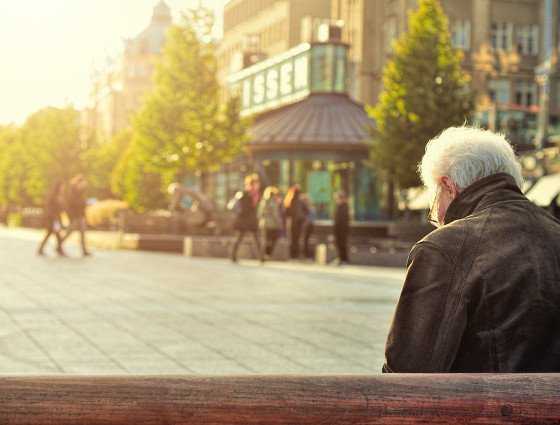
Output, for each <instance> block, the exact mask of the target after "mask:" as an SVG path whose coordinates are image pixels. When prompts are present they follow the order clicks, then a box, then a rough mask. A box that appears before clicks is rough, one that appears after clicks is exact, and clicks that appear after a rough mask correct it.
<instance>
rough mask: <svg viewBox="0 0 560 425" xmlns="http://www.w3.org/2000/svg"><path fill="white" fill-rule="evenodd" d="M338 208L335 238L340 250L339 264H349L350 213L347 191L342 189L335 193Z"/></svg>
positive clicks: (335, 216)
mask: <svg viewBox="0 0 560 425" xmlns="http://www.w3.org/2000/svg"><path fill="white" fill-rule="evenodd" d="M335 198H336V203H337V206H336V210H335V212H334V238H335V241H336V249H337V250H338V264H339V265H344V264H348V247H347V243H348V242H347V241H348V225H349V222H350V213H349V211H348V198H347V197H346V192H344V191H342V190H341V191H340V192H337V193H336V194H335Z"/></svg>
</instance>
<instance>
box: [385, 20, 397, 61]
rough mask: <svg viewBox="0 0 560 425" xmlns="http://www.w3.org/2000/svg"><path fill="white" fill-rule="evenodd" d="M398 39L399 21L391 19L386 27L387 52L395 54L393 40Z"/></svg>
mask: <svg viewBox="0 0 560 425" xmlns="http://www.w3.org/2000/svg"><path fill="white" fill-rule="evenodd" d="M396 38H397V19H396V18H390V19H389V20H388V21H387V24H386V26H385V52H386V53H393V40H394V39H396Z"/></svg>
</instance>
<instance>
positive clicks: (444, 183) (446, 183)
mask: <svg viewBox="0 0 560 425" xmlns="http://www.w3.org/2000/svg"><path fill="white" fill-rule="evenodd" d="M440 181H441V187H442V188H443V189H444V190H446V191H447V192H449V193H450V194H451V199H455V197H456V196H457V194H458V193H459V192H458V191H457V188H456V187H455V184H454V183H453V182H452V181H451V179H450V178H449V177H447V176H443V177H442V178H441V180H440Z"/></svg>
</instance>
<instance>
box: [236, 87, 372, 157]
mask: <svg viewBox="0 0 560 425" xmlns="http://www.w3.org/2000/svg"><path fill="white" fill-rule="evenodd" d="M373 123H374V122H373V120H372V119H371V118H370V117H369V116H368V114H367V113H366V111H365V109H364V107H363V105H361V104H359V103H357V102H354V101H353V100H351V99H350V98H348V96H346V95H340V94H331V93H329V94H312V95H310V96H309V97H307V98H306V99H304V100H302V101H300V102H297V103H294V104H291V105H288V106H285V107H282V108H279V109H276V110H274V111H270V112H267V113H264V114H261V115H259V116H258V117H257V118H256V119H255V122H254V124H253V126H252V128H251V129H250V130H249V134H250V140H249V141H248V142H247V147H248V149H249V150H252V151H254V150H275V149H281V150H286V149H313V150H317V149H329V150H338V149H342V150H348V149H350V150H359V151H366V152H367V148H366V146H365V145H364V143H363V141H364V140H368V139H369V138H370V135H369V133H368V130H367V128H366V127H367V126H366V124H369V125H373Z"/></svg>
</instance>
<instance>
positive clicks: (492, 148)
mask: <svg viewBox="0 0 560 425" xmlns="http://www.w3.org/2000/svg"><path fill="white" fill-rule="evenodd" d="M418 172H419V173H420V176H421V178H422V181H423V182H424V185H425V186H426V187H428V189H429V190H430V192H431V193H434V192H435V189H436V188H437V186H438V185H439V182H440V179H441V177H443V176H447V177H449V179H451V181H452V182H453V184H454V185H455V188H456V189H457V191H458V192H461V191H463V190H464V189H466V188H467V187H468V186H470V185H471V184H473V183H474V182H476V181H477V180H480V179H482V178H484V177H487V176H490V175H492V174H496V173H502V172H504V173H508V174H511V175H512V176H513V178H514V179H515V182H516V183H517V186H519V188H520V189H521V188H522V187H523V176H522V174H521V164H520V163H519V161H518V160H517V157H516V156H515V153H514V151H513V148H512V146H511V144H510V143H509V142H508V141H507V140H506V137H505V135H503V134H501V133H495V132H492V131H490V130H483V129H480V128H476V127H466V126H462V127H450V128H448V129H447V130H444V131H443V132H442V133H441V134H440V135H439V136H437V137H435V138H433V139H432V140H430V141H429V142H428V144H427V145H426V153H425V154H424V157H423V158H422V162H421V163H420V165H419V166H418Z"/></svg>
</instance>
